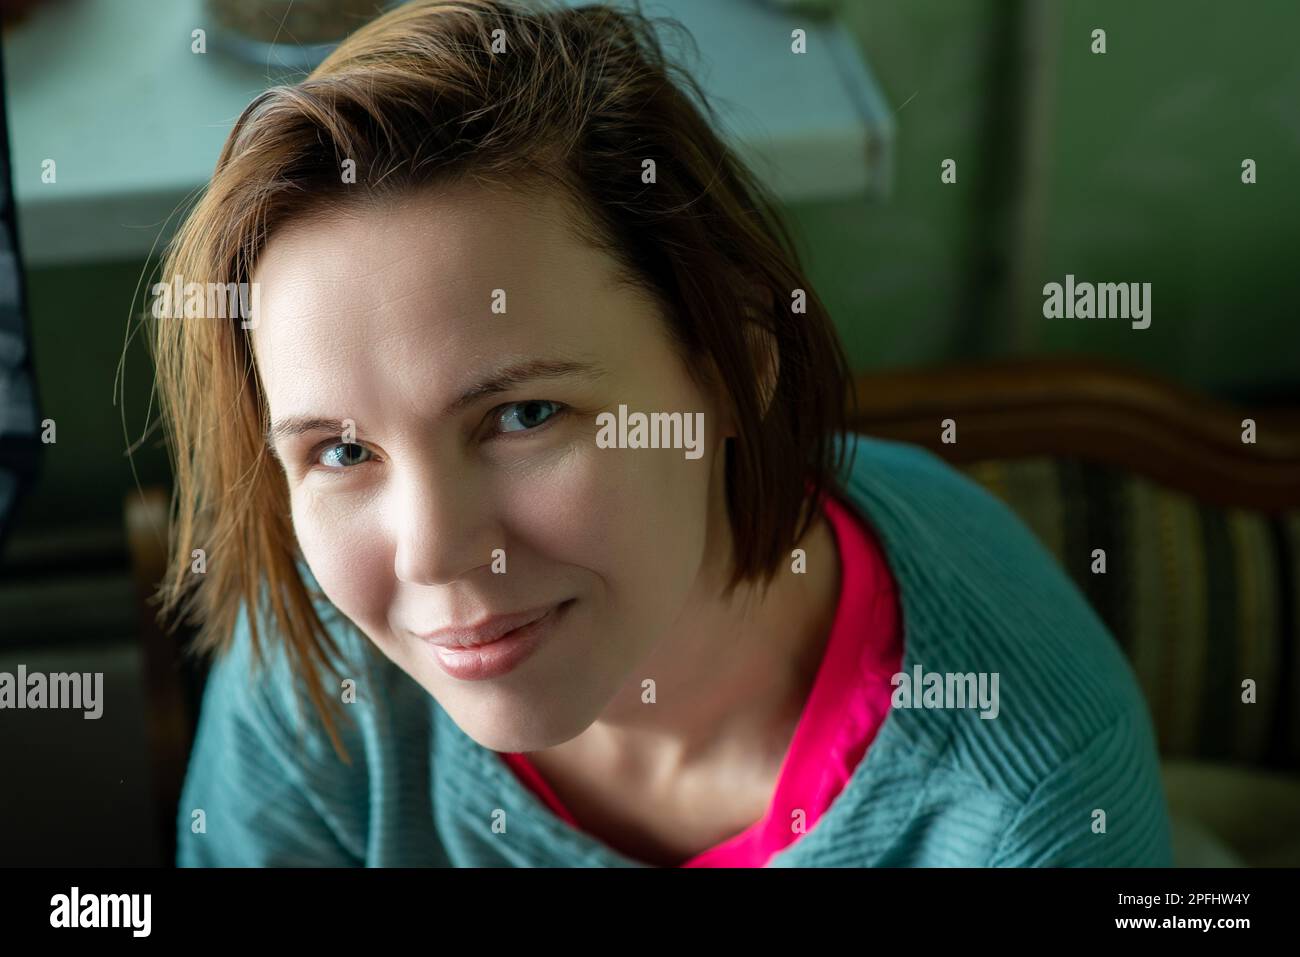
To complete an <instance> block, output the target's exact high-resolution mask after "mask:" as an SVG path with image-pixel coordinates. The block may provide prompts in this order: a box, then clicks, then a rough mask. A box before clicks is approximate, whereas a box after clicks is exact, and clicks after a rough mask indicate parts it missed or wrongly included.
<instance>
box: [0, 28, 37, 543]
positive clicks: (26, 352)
mask: <svg viewBox="0 0 1300 957" xmlns="http://www.w3.org/2000/svg"><path fill="white" fill-rule="evenodd" d="M5 102H6V101H5V88H4V53H3V49H2V48H0V551H3V550H4V543H5V537H6V535H7V533H8V531H9V525H10V518H11V516H12V515H13V513H14V508H15V506H16V505H17V503H18V498H19V496H20V495H22V493H23V492H24V491H25V490H26V488H27V487H28V486H29V485H30V484H31V482H32V480H33V478H34V477H35V475H36V469H37V464H38V460H39V457H40V450H41V443H40V441H39V436H38V429H39V423H40V413H39V411H38V410H37V408H36V388H35V385H34V382H33V375H32V358H31V357H32V348H31V336H30V335H29V334H28V331H27V299H26V295H25V292H24V288H23V269H22V259H21V257H20V256H19V254H18V229H17V224H16V216H17V210H16V209H15V208H14V190H13V181H12V180H11V178H10V170H9V117H8V113H7V111H6V107H5Z"/></svg>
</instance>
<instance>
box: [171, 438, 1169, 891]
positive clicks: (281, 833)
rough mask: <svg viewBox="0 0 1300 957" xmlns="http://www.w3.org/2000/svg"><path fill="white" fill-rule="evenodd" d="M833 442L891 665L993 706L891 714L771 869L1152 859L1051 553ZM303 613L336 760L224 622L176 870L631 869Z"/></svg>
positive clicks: (1149, 758)
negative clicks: (338, 690) (900, 632)
mask: <svg viewBox="0 0 1300 957" xmlns="http://www.w3.org/2000/svg"><path fill="white" fill-rule="evenodd" d="M845 441H848V442H849V443H850V444H851V445H853V446H856V455H855V457H854V459H853V461H852V465H851V468H849V469H848V470H847V473H846V476H845V479H846V485H845V487H846V489H847V491H848V493H849V496H850V499H851V501H852V502H854V503H856V505H857V507H858V509H859V510H860V512H861V513H862V514H863V515H864V516H865V517H866V518H867V519H868V521H869V522H870V523H871V525H872V526H873V527H874V529H875V530H876V532H877V533H878V535H879V537H880V541H881V543H882V545H883V546H884V549H885V552H886V555H887V557H888V560H889V563H890V567H891V569H892V571H893V574H894V576H895V578H896V580H897V582H898V589H899V595H900V599H901V602H902V612H903V628H904V647H905V660H904V669H905V671H907V672H908V673H909V674H911V673H912V672H913V668H914V666H916V665H920V666H921V667H922V668H923V669H924V671H925V672H959V673H967V672H997V673H998V675H999V697H1000V708H999V711H998V714H997V716H996V717H995V718H992V719H983V718H980V716H979V713H978V706H976V707H974V708H969V709H954V708H949V709H935V708H902V707H896V708H894V709H892V710H891V712H890V714H889V715H888V717H887V718H886V720H885V722H884V724H883V725H882V726H881V728H880V731H879V733H878V734H877V736H876V739H875V740H874V741H873V742H872V744H871V746H870V748H869V750H868V751H867V753H866V756H865V757H864V759H863V760H862V762H861V763H860V764H859V765H858V767H857V769H856V770H855V771H854V773H853V776H852V778H851V779H850V780H849V782H848V784H847V785H846V787H845V789H844V790H843V791H842V792H841V793H840V794H839V795H838V797H837V798H836V799H835V801H834V802H833V803H832V805H831V806H830V807H829V808H828V809H827V811H826V812H825V813H824V814H823V816H822V817H821V818H820V819H819V820H818V821H817V822H816V824H815V825H814V826H813V827H812V828H811V829H810V830H809V831H808V833H807V834H804V835H803V836H801V837H800V838H799V839H798V840H796V841H795V842H794V843H793V844H791V845H790V846H789V847H787V848H786V849H784V850H783V851H781V852H780V853H778V854H777V855H775V857H774V858H773V859H772V860H771V862H770V866H774V867H842V866H850V867H858V866H1010V867H1023V866H1043V865H1049V866H1050V865H1064V866H1167V865H1169V864H1170V838H1169V823H1168V817H1167V811H1166V806H1165V797H1164V792H1163V789H1162V785H1161V780H1160V776H1159V765H1158V763H1157V756H1156V748H1155V743H1154V734H1153V731H1152V726H1151V721H1150V717H1149V714H1148V712H1147V709H1146V705H1145V703H1144V701H1143V699H1142V696H1141V694H1140V693H1139V690H1138V687H1137V682H1136V680H1135V678H1134V675H1133V672H1132V670H1131V669H1130V667H1129V665H1128V663H1127V661H1126V660H1125V659H1124V657H1123V655H1122V653H1121V651H1120V649H1119V647H1118V645H1117V644H1116V642H1115V640H1114V639H1113V638H1112V637H1111V635H1110V634H1109V633H1108V632H1107V630H1106V628H1105V626H1104V625H1103V624H1102V623H1101V621H1100V620H1099V619H1098V618H1097V616H1096V615H1095V614H1094V613H1093V611H1092V610H1091V609H1090V608H1089V606H1088V605H1087V604H1086V603H1085V601H1084V599H1083V597H1082V595H1081V594H1080V593H1079V591H1078V590H1077V589H1076V588H1075V587H1074V585H1073V584H1072V583H1071V582H1070V581H1069V580H1068V579H1067V578H1066V576H1065V574H1064V573H1063V572H1062V571H1061V569H1060V567H1059V565H1058V564H1057V562H1056V561H1055V559H1054V558H1053V557H1052V556H1051V555H1050V554H1049V553H1048V552H1047V551H1046V550H1045V549H1044V548H1043V547H1042V546H1041V545H1040V544H1039V543H1038V541H1037V540H1036V539H1035V538H1034V537H1033V536H1032V534H1031V533H1030V532H1029V531H1028V530H1027V529H1026V528H1025V527H1024V526H1023V525H1022V524H1021V523H1020V522H1019V521H1018V520H1017V519H1016V518H1015V517H1014V515H1013V514H1012V513H1011V512H1010V511H1009V510H1008V509H1007V508H1006V507H1005V506H1003V505H1002V504H1001V503H1000V502H998V501H997V500H996V499H995V498H993V497H992V496H990V495H989V494H987V493H986V492H985V491H983V489H981V488H980V487H979V486H978V485H976V484H975V483H973V482H972V481H970V480H969V479H967V478H965V477H964V476H962V475H961V474H960V473H958V472H956V471H954V470H953V469H951V468H950V467H948V466H947V465H946V464H944V463H943V462H942V461H941V460H940V459H938V458H937V457H935V456H934V455H932V454H931V453H929V452H927V451H924V450H922V449H920V448H918V447H915V446H910V445H904V444H899V443H894V442H887V441H882V440H878V439H870V438H865V437H862V436H851V437H848V438H847V439H846V440H845ZM324 611H325V612H326V614H328V615H329V617H328V619H327V624H328V625H329V627H330V629H331V633H332V634H334V635H336V636H337V638H338V640H339V643H340V646H341V648H342V649H343V650H344V652H345V654H346V655H347V656H348V661H349V668H350V669H351V674H352V675H354V676H355V677H356V689H357V700H356V702H355V703H353V704H349V705H345V706H344V707H345V708H346V709H349V713H350V714H351V715H352V716H353V718H354V720H353V721H346V720H345V721H343V722H342V725H341V728H340V733H341V734H342V735H343V739H344V741H345V743H346V746H347V748H348V751H349V753H350V754H351V756H352V759H353V765H352V767H351V768H349V767H347V766H346V765H344V764H342V763H341V762H340V761H339V759H338V758H337V756H336V755H335V753H334V751H333V749H332V747H331V745H330V742H329V739H328V737H327V735H326V734H325V733H324V731H323V730H322V729H321V727H320V725H319V721H318V719H317V718H316V717H315V715H314V712H313V711H312V709H311V707H310V705H309V704H305V703H304V704H301V705H298V704H296V701H297V699H296V696H294V695H292V694H291V693H290V685H289V681H288V679H287V671H286V670H285V663H284V659H283V657H282V656H281V655H279V654H277V655H275V656H274V658H273V659H272V661H271V667H270V668H269V669H267V670H265V671H262V672H259V675H260V677H259V678H258V680H252V679H251V678H250V671H249V666H250V663H251V656H250V647H249V642H248V632H247V628H246V622H245V621H244V620H243V619H242V618H241V622H240V627H239V628H238V629H237V632H236V635H235V641H234V643H233V645H232V648H231V651H230V653H229V654H227V655H226V656H223V657H222V658H220V659H218V660H217V661H216V662H214V664H213V666H212V670H211V673H210V675H209V679H208V684H207V688H206V690H205V692H204V699H203V708H202V713H201V716H200V720H199V726H198V732H197V735H196V738H195V743H194V749H193V752H192V754H191V757H190V762H189V768H188V772H187V776H186V781H185V787H184V792H183V794H182V797H181V804H180V810H179V815H178V821H177V829H178V840H179V847H178V851H177V863H178V864H179V865H181V866H204V865H215V866H248V865H251V866H257V865H297V866H311V865H326V866H333V865H358V866H360V865H367V866H376V867H388V866H457V867H466V866H471V867H472V866H484V865H487V866H511V867H534V866H594V867H641V866H647V865H644V864H643V863H641V862H639V861H636V860H633V859H630V858H628V857H626V856H624V855H623V854H621V853H619V852H617V851H615V850H614V849H612V848H610V847H609V846H607V845H606V844H604V843H602V842H601V841H600V840H598V839H596V838H594V837H591V836H589V835H586V834H584V833H581V832H579V831H576V830H574V829H573V828H572V827H570V826H569V825H568V824H566V823H565V822H564V821H562V820H561V819H560V818H558V817H557V816H555V815H554V814H553V813H552V812H551V811H550V810H549V809H548V808H547V807H546V806H545V805H544V804H543V803H542V802H541V800H540V799H538V798H537V797H535V796H534V795H533V793H532V792H531V791H530V790H529V789H528V788H527V787H526V786H525V785H523V784H522V783H521V782H520V781H519V780H518V779H517V778H516V777H515V776H514V774H513V773H512V772H511V770H510V769H509V768H508V767H507V766H506V765H505V764H504V763H503V762H502V761H501V759H500V757H499V756H497V755H495V754H493V753H492V752H490V751H488V750H487V749H485V748H483V747H482V746H480V745H479V744H477V743H476V742H474V741H473V740H472V739H471V738H469V737H468V736H467V735H466V734H465V733H464V732H462V731H461V730H460V728H459V727H458V726H457V725H456V724H455V722H453V721H452V720H451V718H450V717H449V716H448V715H447V714H446V713H445V712H444V711H443V710H442V709H441V707H440V706H439V705H438V704H437V702H436V701H435V700H434V699H433V698H432V697H431V696H430V695H429V694H428V693H427V692H426V691H425V690H424V689H423V688H422V687H420V686H419V685H418V684H416V682H415V681H414V680H413V679H411V678H410V677H408V676H407V675H406V674H405V673H404V672H402V671H401V670H400V669H399V668H397V666H396V665H393V664H392V663H391V662H389V661H388V660H387V659H386V658H384V657H383V655H382V654H380V653H379V652H378V651H377V650H375V649H373V647H372V646H371V645H370V643H369V642H368V641H367V640H366V639H365V638H364V636H361V635H360V633H359V632H358V631H357V630H356V629H355V628H353V627H351V626H350V625H349V624H348V623H347V622H346V620H345V619H343V618H342V616H341V615H339V613H338V612H337V611H335V610H333V609H332V608H331V607H328V606H327V607H326V608H325V609H324ZM199 811H202V814H199V813H198V812H199ZM501 812H504V816H503V815H502V813H501ZM1098 812H1104V817H1103V815H1102V814H1100V813H1098ZM502 820H504V823H505V828H504V831H502V828H501V827H500V824H499V823H498V824H497V826H496V827H494V821H498V822H499V821H502Z"/></svg>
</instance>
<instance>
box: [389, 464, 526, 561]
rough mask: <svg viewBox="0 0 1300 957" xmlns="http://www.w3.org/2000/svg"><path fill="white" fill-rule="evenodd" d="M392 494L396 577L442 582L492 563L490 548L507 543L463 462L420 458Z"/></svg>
mask: <svg viewBox="0 0 1300 957" xmlns="http://www.w3.org/2000/svg"><path fill="white" fill-rule="evenodd" d="M392 494H393V500H392V502H391V508H390V510H389V514H390V515H391V516H392V535H393V537H394V541H395V549H394V555H393V572H394V574H395V575H396V576H397V579H398V581H401V582H405V583H407V584H412V585H444V584H447V583H448V582H453V581H456V580H458V579H460V578H463V577H464V576H465V575H466V574H467V573H468V572H470V571H473V570H474V569H476V568H479V567H480V566H483V565H488V564H491V561H492V550H493V549H495V548H503V547H504V542H503V541H502V540H501V537H500V535H499V533H498V532H497V531H496V527H495V523H494V522H493V521H492V519H491V508H490V503H489V501H488V500H487V497H486V493H485V492H484V486H483V485H482V483H478V482H475V481H473V480H472V479H471V477H470V475H469V474H468V470H467V469H466V468H465V467H464V466H461V465H455V464H452V465H443V466H441V467H439V466H437V465H430V464H429V463H427V462H426V463H422V464H421V465H420V466H419V467H418V468H415V469H411V470H409V472H408V474H406V475H405V476H404V477H403V478H402V479H401V480H399V482H398V483H396V486H395V488H394V491H393V493H392Z"/></svg>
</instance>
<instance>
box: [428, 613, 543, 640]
mask: <svg viewBox="0 0 1300 957" xmlns="http://www.w3.org/2000/svg"><path fill="white" fill-rule="evenodd" d="M556 607H558V606H557V605H543V606H541V607H539V608H534V609H531V610H529V611H521V612H515V613H513V614H509V615H492V616H491V617H488V618H485V619H483V620H482V621H480V622H478V623H477V624H474V625H459V626H458V625H453V626H451V627H448V628H439V629H437V630H436V631H430V632H425V633H423V634H418V633H417V634H416V637H418V638H421V639H423V640H424V641H427V642H429V643H430V644H433V645H437V646H438V647H439V648H480V647H482V646H483V645H490V644H492V643H493V642H495V641H500V640H501V639H502V638H504V637H505V636H506V635H508V634H510V632H512V631H516V630H517V629H519V628H523V627H524V626H525V625H531V624H532V623H533V622H535V621H539V620H541V619H542V618H545V617H546V616H547V615H548V614H550V613H551V612H552V611H553V610H554V609H555V608H556Z"/></svg>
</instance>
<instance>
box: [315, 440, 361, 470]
mask: <svg viewBox="0 0 1300 957" xmlns="http://www.w3.org/2000/svg"><path fill="white" fill-rule="evenodd" d="M339 449H346V450H349V451H347V452H344V454H343V455H342V456H341V457H340V456H335V457H334V461H333V462H332V463H331V462H330V456H333V455H334V453H335V452H337V451H338V450H339ZM358 454H364V455H366V456H369V455H370V450H369V449H367V448H366V447H365V446H363V445H357V444H356V443H355V442H344V443H342V444H341V445H331V446H330V447H329V448H327V449H326V450H325V451H324V452H323V453H322V454H321V464H323V465H325V466H326V467H327V468H347V467H348V466H350V465H361V464H362V463H363V462H365V461H366V459H361V460H360V461H357V460H355V459H354V458H353V456H355V455H358Z"/></svg>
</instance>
